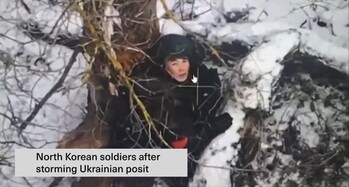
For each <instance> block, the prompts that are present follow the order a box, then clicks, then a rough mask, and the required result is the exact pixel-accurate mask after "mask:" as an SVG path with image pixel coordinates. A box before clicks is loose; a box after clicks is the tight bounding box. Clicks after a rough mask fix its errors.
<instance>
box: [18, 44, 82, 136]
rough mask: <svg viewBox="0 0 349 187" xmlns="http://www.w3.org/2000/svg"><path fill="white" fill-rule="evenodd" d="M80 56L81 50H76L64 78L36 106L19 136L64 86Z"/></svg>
mask: <svg viewBox="0 0 349 187" xmlns="http://www.w3.org/2000/svg"><path fill="white" fill-rule="evenodd" d="M78 54H79V50H75V51H74V52H73V54H72V56H71V57H70V60H69V62H68V64H67V66H66V68H65V69H64V71H63V74H62V76H61V77H60V78H59V80H58V81H57V83H56V84H55V85H54V86H53V87H52V88H51V89H50V91H49V92H48V93H47V94H46V95H45V96H44V98H43V99H42V100H41V101H40V102H39V103H38V104H36V105H35V108H34V110H33V111H32V113H31V114H30V115H29V116H28V117H27V119H26V120H25V121H24V122H23V123H22V124H21V125H20V127H19V130H20V132H19V134H21V132H22V131H23V130H24V129H25V128H26V127H27V126H28V124H29V123H30V122H31V121H32V120H33V119H34V118H35V116H36V115H37V114H38V113H39V111H40V109H41V108H42V107H43V106H44V104H45V103H46V102H47V100H48V99H49V98H50V97H51V96H52V95H53V93H55V92H56V90H57V89H58V88H59V87H61V86H62V84H63V82H64V81H65V79H66V77H67V75H68V73H69V71H70V69H71V68H72V66H73V64H74V62H75V61H76V57H77V56H78Z"/></svg>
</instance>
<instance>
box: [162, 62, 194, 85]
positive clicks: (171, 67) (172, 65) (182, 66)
mask: <svg viewBox="0 0 349 187" xmlns="http://www.w3.org/2000/svg"><path fill="white" fill-rule="evenodd" d="M165 69H166V71H167V72H168V73H169V74H170V75H171V77H172V78H174V79H175V80H177V81H178V82H184V81H186V80H187V78H188V76H189V60H188V58H186V57H181V58H169V59H167V60H166V65H165Z"/></svg>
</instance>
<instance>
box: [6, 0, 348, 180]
mask: <svg viewBox="0 0 349 187" xmlns="http://www.w3.org/2000/svg"><path fill="white" fill-rule="evenodd" d="M23 2H25V3H26V4H27V5H28V7H29V8H30V10H31V12H27V11H26V10H25V9H24V8H23V6H21V5H20V4H19V3H18V2H16V1H12V0H1V1H0V13H1V17H0V54H1V55H0V66H1V70H0V75H1V76H0V77H3V78H2V79H0V80H1V82H2V84H0V96H1V97H0V112H1V113H2V114H5V115H7V116H9V118H7V117H6V116H4V115H0V121H2V125H0V131H1V133H2V134H1V136H0V156H5V157H9V158H10V159H8V161H9V162H10V163H13V155H14V152H13V150H14V149H16V148H21V146H20V145H16V144H13V145H11V146H6V144H2V143H1V142H4V141H8V140H11V141H12V140H13V141H17V142H19V143H21V144H23V145H26V146H29V144H26V141H25V140H21V139H20V138H19V137H18V136H17V134H16V128H17V127H16V126H18V125H20V124H21V121H20V120H24V119H25V118H26V117H27V116H28V115H29V114H30V113H31V111H32V110H33V108H34V107H35V104H37V102H38V101H40V100H41V98H42V97H44V95H45V94H46V93H47V92H48V90H49V89H50V88H51V87H52V86H53V85H54V84H55V83H56V81H57V80H58V79H59V77H60V76H61V74H62V71H63V68H64V67H65V66H66V64H67V62H68V61H69V58H70V56H71V54H72V51H71V50H70V49H67V48H64V47H61V46H55V45H53V46H50V45H47V44H45V43H43V42H40V41H31V39H30V38H28V37H27V36H25V35H24V34H23V33H22V32H21V31H20V30H19V29H18V24H20V23H21V22H22V21H31V20H32V21H35V22H36V23H38V24H39V25H40V28H41V29H42V31H43V32H45V33H49V34H50V36H51V37H52V38H55V37H56V36H57V35H59V34H64V35H72V36H77V35H80V34H81V32H82V29H81V25H82V20H81V19H80V18H79V17H78V16H77V14H75V13H71V12H70V13H64V14H62V13H63V11H64V8H62V7H59V6H52V5H48V4H47V2H46V1H39V0H35V1H34V0H33V1H29V0H24V1H23ZM166 2H167V5H168V7H170V8H172V7H180V8H177V9H176V10H175V11H174V12H175V14H176V18H181V17H182V16H183V17H184V18H188V17H189V13H190V12H191V10H193V12H194V15H198V16H197V17H196V18H194V19H193V20H186V21H183V22H182V25H181V26H179V25H177V24H176V23H175V22H174V21H173V20H169V19H165V18H164V17H163V16H164V14H165V11H164V9H163V7H162V4H161V3H160V1H158V3H157V15H158V17H159V18H160V19H159V21H160V31H161V33H163V34H169V33H178V34H185V33H186V32H187V31H191V32H194V33H198V34H200V36H204V37H206V38H207V40H208V41H209V42H211V43H212V44H217V45H219V44H221V43H222V42H231V41H234V40H238V41H241V42H243V43H245V44H247V45H250V46H254V47H253V48H252V51H251V53H250V54H249V55H247V56H246V57H245V58H244V59H241V61H240V62H237V63H238V65H236V66H235V67H234V69H233V70H232V71H233V77H232V82H231V89H232V90H233V98H234V100H229V101H228V103H227V104H226V108H225V111H226V112H228V113H230V114H231V116H232V117H233V118H234V119H233V125H232V126H231V128H230V129H228V130H227V131H226V132H225V133H223V134H221V135H220V136H219V137H217V138H216V139H215V140H214V141H213V142H212V143H211V144H210V146H209V148H207V149H206V150H205V152H204V154H203V156H202V158H201V159H200V163H202V164H203V166H200V167H198V169H197V171H196V175H195V176H194V179H193V182H192V183H191V186H193V187H194V186H207V187H211V186H222V187H223V186H231V181H230V173H231V168H230V167H231V166H230V165H231V164H232V165H233V166H235V162H236V160H237V153H238V149H239V147H237V148H234V147H232V146H231V145H232V144H233V143H236V142H238V141H239V139H240V135H239V133H238V132H237V131H238V130H239V129H240V128H241V127H243V124H244V117H245V112H244V111H245V109H246V108H250V109H256V108H261V109H263V110H265V111H267V112H272V113H273V119H270V120H275V121H276V122H277V125H276V126H272V125H268V126H267V128H268V129H269V130H270V131H271V135H272V136H275V137H279V136H280V134H279V133H280V132H283V131H285V130H286V129H287V128H288V122H290V121H291V119H292V117H293V116H297V117H296V119H295V121H293V122H292V126H295V127H296V128H297V129H298V130H299V132H300V138H301V141H302V142H304V143H306V144H307V145H308V146H309V147H312V148H315V147H317V146H318V145H319V143H320V141H321V136H320V135H321V132H322V131H323V129H324V128H325V127H324V124H331V125H332V128H333V129H337V131H336V134H337V136H343V137H344V136H346V135H347V133H346V131H344V130H342V129H343V128H344V127H343V124H344V122H345V121H348V120H349V117H348V116H343V115H341V116H339V117H338V120H337V121H335V120H334V119H333V116H334V115H336V110H335V109H334V108H331V107H325V106H324V104H323V101H322V100H324V99H325V98H322V99H321V100H317V101H314V102H315V104H314V103H313V105H315V106H316V110H317V112H318V113H321V114H324V116H323V118H324V119H322V120H320V119H318V117H317V116H316V113H315V112H314V111H312V106H311V105H312V104H311V103H310V102H305V103H304V107H303V108H299V107H298V106H297V105H298V104H299V101H298V100H297V101H294V100H285V101H284V102H285V103H284V104H283V106H282V107H281V108H278V109H275V110H273V109H271V107H272V106H271V103H273V102H274V100H273V98H272V96H273V95H272V93H273V90H274V89H275V85H277V83H278V81H279V78H280V73H281V71H282V70H283V68H284V63H285V61H286V60H287V59H285V58H287V57H288V56H289V55H290V54H292V53H294V52H295V51H300V52H302V53H307V54H310V55H313V56H315V57H318V58H319V59H322V63H324V64H325V65H326V66H330V67H332V68H334V69H337V70H339V71H342V72H344V73H346V74H349V67H348V62H349V60H348V48H349V40H348V35H349V30H348V29H349V27H348V24H349V21H348V16H349V15H348V12H349V11H348V1H345V0H323V1H309V0H245V1H238V0H196V1H186V2H191V3H184V1H178V0H176V1H172V0H167V1H166ZM179 2H181V3H179ZM192 3H194V4H192ZM180 10H182V14H181V11H180ZM106 13H108V14H109V13H110V14H117V12H114V10H110V11H109V12H106ZM223 14H225V15H228V17H229V18H230V19H236V22H234V23H232V22H230V23H227V21H226V20H225V19H224V17H223ZM61 16H63V17H62V19H60V18H61ZM239 16H240V17H239ZM238 17H239V18H238ZM6 20H7V21H6ZM319 21H321V22H324V23H325V24H326V26H321V23H319ZM113 22H114V23H115V24H117V23H119V21H118V20H117V19H116V18H115V19H113ZM54 26H57V27H56V28H53V27H54ZM182 26H183V28H182ZM6 55H8V57H5V56H6ZM39 57H42V58H43V59H45V60H44V61H42V60H41V61H40V60H39V61H38V59H39ZM13 60H14V62H13ZM36 61H37V63H36V64H34V62H36ZM9 63H15V64H16V66H13V65H9ZM85 69H86V62H85V59H84V58H83V57H82V56H81V55H79V56H78V59H77V62H76V63H74V66H73V68H72V70H71V71H70V73H69V76H68V77H67V79H66V81H65V83H64V85H63V88H61V89H59V90H58V91H57V92H56V93H54V94H53V95H52V97H51V98H50V99H49V100H48V102H47V103H46V104H45V105H44V106H43V108H42V110H40V112H39V113H38V114H37V115H36V117H35V118H34V120H33V121H32V123H33V124H34V125H29V126H28V127H27V128H26V129H25V131H24V132H23V133H24V134H25V136H26V137H27V142H29V143H30V144H31V145H32V146H34V147H40V148H41V147H43V148H53V147H55V145H56V141H57V140H59V138H60V137H61V136H62V134H63V132H64V131H67V130H69V129H72V128H74V127H75V126H77V125H78V124H79V123H80V122H81V120H82V118H83V114H82V113H83V112H82V110H83V108H84V105H85V104H86V89H85V88H84V86H82V83H81V74H82V73H83V71H85ZM303 78H304V77H303ZM304 79H306V78H304ZM297 86H298V85H295V87H297ZM292 89H294V88H284V92H285V93H286V92H288V93H290V94H289V97H290V98H295V97H297V98H307V95H306V94H305V93H303V92H300V91H299V90H298V91H295V90H292ZM316 91H317V92H319V93H321V95H325V96H326V95H330V94H331V93H332V92H333V91H331V90H330V89H328V88H322V87H317V90H316ZM307 99H309V98H307ZM335 105H336V106H339V107H341V109H343V110H345V104H341V101H340V100H338V101H335ZM16 106H21V107H16ZM14 117H16V118H14ZM10 120H17V121H15V122H14V123H13V124H11V121H10ZM320 122H321V123H320ZM325 122H326V123H325ZM312 123H313V124H322V125H318V126H312V125H311V124H312ZM299 124H302V125H299ZM264 138H265V137H264ZM282 144H283V142H281V141H277V140H274V141H272V142H271V143H270V142H266V141H264V140H263V141H262V145H263V148H265V149H266V148H268V147H272V146H275V145H278V146H280V145H282ZM331 146H332V147H335V146H336V144H334V143H331ZM213 152H215V154H214V155H212V153H213ZM278 155H279V158H280V159H281V161H282V163H289V162H290V160H291V158H290V157H289V155H283V154H281V153H280V152H278ZM268 162H272V160H271V161H268ZM252 165H254V166H257V165H258V163H252ZM207 166H213V167H207ZM342 167H343V168H345V169H346V170H348V162H347V163H346V164H345V165H343V166H342ZM280 170H281V169H280ZM300 177H302V176H299V174H298V173H290V174H289V175H288V177H287V178H285V179H283V180H284V182H286V179H290V180H293V181H297V179H298V178H300ZM28 180H29V181H30V183H31V184H32V185H33V186H38V187H40V186H42V187H45V186H47V183H48V182H50V180H49V179H37V178H30V179H28ZM276 182H278V173H277V172H274V173H272V174H271V176H270V177H269V182H268V183H266V181H265V180H262V179H261V180H259V181H258V183H259V185H260V186H271V185H272V184H273V183H276ZM63 185H68V184H63ZM0 186H4V187H6V186H11V187H13V186H15V187H17V186H18V187H21V186H27V185H26V183H25V181H24V180H23V179H21V178H16V177H14V169H13V167H8V166H1V168H0Z"/></svg>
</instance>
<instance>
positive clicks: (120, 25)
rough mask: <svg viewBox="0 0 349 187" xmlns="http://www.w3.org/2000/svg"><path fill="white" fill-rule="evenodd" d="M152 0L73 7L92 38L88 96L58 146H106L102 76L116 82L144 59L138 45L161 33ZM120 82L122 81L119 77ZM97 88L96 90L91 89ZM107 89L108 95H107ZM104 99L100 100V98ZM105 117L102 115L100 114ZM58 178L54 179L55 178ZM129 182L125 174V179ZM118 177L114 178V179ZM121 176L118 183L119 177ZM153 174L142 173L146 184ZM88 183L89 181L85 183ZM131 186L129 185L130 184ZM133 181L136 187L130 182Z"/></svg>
mask: <svg viewBox="0 0 349 187" xmlns="http://www.w3.org/2000/svg"><path fill="white" fill-rule="evenodd" d="M156 2H157V1H156V0H132V1H130V0H107V1H103V2H102V1H95V0H85V1H84V4H83V5H82V6H81V5H77V6H75V10H77V11H78V12H79V13H80V14H81V17H82V18H83V21H84V34H85V35H86V36H89V38H90V39H91V40H90V42H89V43H86V45H84V50H85V52H86V53H87V55H88V56H89V57H91V59H93V60H91V61H90V62H89V63H91V65H92V71H91V73H90V74H89V75H90V76H89V77H88V81H87V82H88V87H89V92H90V94H89V95H90V100H91V102H89V104H88V114H87V116H86V117H85V119H84V120H83V122H82V123H81V124H80V125H79V126H78V127H77V128H75V129H74V130H73V131H71V132H69V133H67V134H66V135H65V136H64V137H63V139H62V140H61V141H60V142H59V146H58V148H103V147H108V142H109V130H110V129H109V127H108V121H107V120H106V119H105V118H104V117H103V116H101V115H102V113H103V112H113V111H103V112H102V113H101V112H99V110H98V108H99V107H98V106H99V105H100V102H102V103H103V102H106V101H105V100H108V97H109V98H110V97H111V94H110V92H109V85H108V84H107V85H105V84H104V82H105V80H109V78H110V77H111V78H112V79H114V81H115V82H118V81H119V79H118V78H116V77H119V75H120V72H124V74H125V75H127V73H129V72H130V70H131V68H132V67H133V66H134V65H135V64H137V63H141V62H142V61H143V60H144V57H145V55H144V54H143V52H142V51H143V50H146V49H147V48H149V47H151V45H152V44H153V42H154V41H155V40H156V39H157V38H158V37H159V36H160V32H159V26H158V25H159V24H158V20H157V16H156ZM121 82H122V81H121ZM96 88H99V90H96ZM105 94H107V95H108V96H107V97H106V95H105ZM103 99H104V101H103ZM104 115H105V116H106V115H107V114H105V113H104ZM60 180H61V178H59V179H57V180H55V181H54V183H53V184H54V185H51V186H55V185H56V184H58V183H59V181H60ZM128 180H129V181H133V182H135V180H132V179H130V178H127V180H126V181H128ZM116 181H118V182H116ZM122 181H123V182H122ZM152 181H153V179H151V178H147V179H146V181H145V182H146V183H149V186H152V185H150V183H152ZM112 183H114V184H115V183H125V180H123V179H121V178H90V177H87V178H81V180H80V181H79V182H77V183H75V184H74V186H84V187H88V186H91V185H92V186H94V187H97V186H100V187H102V186H110V185H108V184H112ZM87 184H88V185H87ZM129 185H130V184H129ZM132 186H135V184H133V185H132Z"/></svg>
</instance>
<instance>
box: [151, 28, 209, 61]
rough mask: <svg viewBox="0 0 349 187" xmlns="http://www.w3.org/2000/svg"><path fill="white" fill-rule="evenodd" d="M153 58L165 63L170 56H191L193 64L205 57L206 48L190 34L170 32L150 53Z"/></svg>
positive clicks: (157, 42) (190, 59)
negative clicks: (189, 35)
mask: <svg viewBox="0 0 349 187" xmlns="http://www.w3.org/2000/svg"><path fill="white" fill-rule="evenodd" d="M148 55H149V56H150V58H151V60H152V61H153V62H155V63H156V64H158V65H163V64H164V63H165V59H166V58H168V57H183V56H186V57H188V58H189V61H190V63H191V64H196V65H198V64H200V63H201V62H202V61H203V59H204V58H205V49H204V48H203V46H202V45H201V44H198V43H196V42H195V41H194V40H193V39H191V38H190V37H188V36H183V35H178V34H168V35H164V36H162V37H161V38H160V39H159V40H158V41H156V43H155V44H154V45H153V47H152V48H151V50H150V52H149V53H148Z"/></svg>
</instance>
